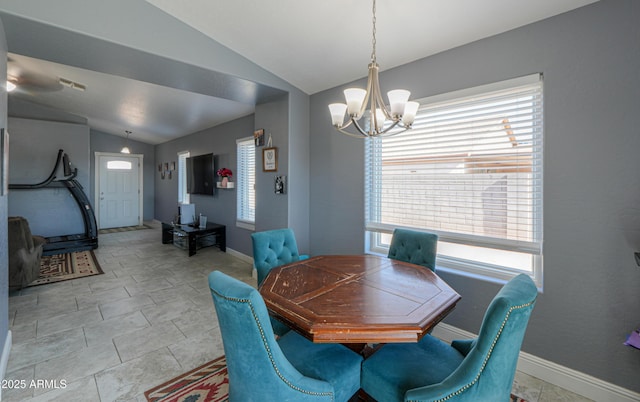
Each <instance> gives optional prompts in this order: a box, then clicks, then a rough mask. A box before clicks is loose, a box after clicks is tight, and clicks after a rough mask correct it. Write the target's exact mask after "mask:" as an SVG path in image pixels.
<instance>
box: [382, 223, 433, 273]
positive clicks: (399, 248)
mask: <svg viewBox="0 0 640 402" xmlns="http://www.w3.org/2000/svg"><path fill="white" fill-rule="evenodd" d="M437 247H438V235H437V234H434V233H427V232H418V231H415V230H408V229H395V230H394V231H393V236H392V238H391V245H390V246H389V254H388V255H387V257H389V258H393V259H394V260H400V261H405V262H410V263H412V264H416V265H422V266H425V267H427V268H429V269H430V270H432V271H434V272H435V270H436V254H437Z"/></svg>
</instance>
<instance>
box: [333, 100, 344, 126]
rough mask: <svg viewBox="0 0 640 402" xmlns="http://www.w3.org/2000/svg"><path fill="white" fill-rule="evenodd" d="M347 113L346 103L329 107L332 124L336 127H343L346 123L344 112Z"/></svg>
mask: <svg viewBox="0 0 640 402" xmlns="http://www.w3.org/2000/svg"><path fill="white" fill-rule="evenodd" d="M346 111H347V105H346V104H344V103H332V104H330V105H329V112H330V113H331V124H333V126H334V127H342V123H343V122H344V112H346Z"/></svg>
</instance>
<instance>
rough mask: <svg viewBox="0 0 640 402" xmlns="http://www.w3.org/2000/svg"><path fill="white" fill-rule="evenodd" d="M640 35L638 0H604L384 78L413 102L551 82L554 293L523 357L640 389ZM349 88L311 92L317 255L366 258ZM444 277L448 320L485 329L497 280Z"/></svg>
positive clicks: (548, 291)
mask: <svg viewBox="0 0 640 402" xmlns="http://www.w3.org/2000/svg"><path fill="white" fill-rule="evenodd" d="M639 27H640V2H637V1H633V0H603V1H600V2H598V3H595V4H593V5H590V6H587V7H584V8H581V9H578V10H575V11H573V12H570V13H567V14H563V15H560V16H556V17H553V18H550V19H547V20H544V21H542V22H539V23H536V24H532V25H528V26H525V27H523V28H519V29H516V30H513V31H510V32H506V33H504V34H501V35H497V36H494V37H491V38H488V39H485V40H480V41H477V42H475V43H472V44H469V45H466V46H462V47H459V48H455V49H452V50H450V51H446V52H443V53H441V54H438V55H435V56H433V57H429V58H425V59H422V60H419V61H416V62H414V63H410V64H407V65H404V66H401V67H399V68H396V69H393V70H390V71H386V72H384V73H382V74H381V84H382V86H383V90H388V89H391V88H398V87H400V88H404V87H406V88H411V89H412V98H414V99H418V98H421V97H425V96H429V95H435V94H438V93H443V92H448V91H453V90H456V89H461V88H467V87H473V86H477V85H481V84H486V83H490V82H495V81H500V80H504V79H508V78H513V77H518V76H524V75H527V74H531V73H536V72H542V73H543V74H544V91H545V92H544V101H545V160H544V163H545V164H544V169H545V177H544V179H545V183H544V225H545V227H544V293H542V294H540V297H539V301H538V303H537V306H536V308H535V310H534V312H533V315H532V317H531V321H530V324H529V328H528V330H527V334H526V338H525V341H524V345H523V350H524V351H525V352H528V353H531V354H533V355H535V356H539V357H541V358H543V359H546V360H549V361H552V362H555V363H558V364H560V365H563V366H566V367H570V368H572V369H575V370H578V371H581V372H583V373H586V374H590V375H592V376H595V377H597V378H600V379H603V380H605V381H608V382H611V383H613V384H617V385H619V386H622V387H624V388H627V389H630V390H633V391H636V392H638V391H640V382H639V381H638V373H640V359H638V351H637V350H635V349H633V348H630V347H628V346H623V345H622V343H623V341H624V340H625V339H626V336H627V335H629V333H630V332H631V331H632V330H633V329H634V328H637V326H638V325H639V324H640V315H639V314H638V305H639V302H640V293H639V292H638V290H639V289H640V269H639V268H638V267H637V266H636V264H635V262H634V259H633V252H634V251H636V250H638V249H640V208H639V205H640V174H639V172H640V158H639V157H638V150H639V149H640V133H639V129H638V123H637V115H638V111H640V101H639V100H638V99H639V97H638V96H639V94H640V79H639V75H638V74H639V73H638V72H639V71H640V47H639V45H638V44H639V43H640V28H639ZM380 56H381V57H380V61H381V63H384V55H383V54H381V55H380ZM364 67H365V65H364V64H363V69H364ZM345 87H346V85H345ZM342 89H343V88H335V89H332V90H329V91H325V92H323V93H319V94H316V95H314V96H312V97H311V129H310V130H311V133H310V135H311V140H310V141H311V149H312V150H313V151H312V152H311V164H310V166H311V184H312V185H311V201H310V206H311V207H310V211H311V213H310V215H311V218H310V228H311V230H310V244H311V245H312V249H311V252H312V253H313V254H320V253H327V252H335V253H340V252H345V253H360V252H362V251H363V249H364V240H363V224H364V218H363V217H364V210H363V205H364V202H363V196H362V192H363V190H362V189H363V185H364V183H363V181H364V178H363V158H364V156H363V144H362V142H361V141H358V140H356V139H352V138H350V137H346V136H343V135H341V134H338V133H336V132H335V131H334V130H333V129H332V127H331V124H330V118H329V115H328V112H327V104H329V103H332V102H335V101H337V100H339V99H341V97H342V94H341V90H342ZM442 276H443V277H444V278H445V280H446V281H447V282H448V283H450V284H451V285H452V286H453V287H454V288H455V289H456V290H457V291H458V292H459V293H460V294H461V295H462V300H461V301H460V303H459V304H458V307H457V308H456V310H455V311H454V312H453V313H452V314H451V315H450V316H449V317H448V318H447V319H446V322H447V323H449V324H452V325H454V326H456V327H459V328H462V329H465V330H468V331H471V332H475V333H477V331H478V329H479V325H480V322H481V319H482V314H483V312H484V310H485V308H486V306H487V305H488V303H489V301H490V300H491V298H492V297H493V295H494V294H495V293H496V292H497V291H498V289H499V285H497V284H493V283H489V282H485V281H481V280H477V279H472V278H469V277H465V276H460V275H452V274H445V273H443V274H442Z"/></svg>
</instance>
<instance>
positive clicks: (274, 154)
mask: <svg viewBox="0 0 640 402" xmlns="http://www.w3.org/2000/svg"><path fill="white" fill-rule="evenodd" d="M277 170H278V148H276V147H272V148H264V149H263V150H262V171H263V172H276V171H277Z"/></svg>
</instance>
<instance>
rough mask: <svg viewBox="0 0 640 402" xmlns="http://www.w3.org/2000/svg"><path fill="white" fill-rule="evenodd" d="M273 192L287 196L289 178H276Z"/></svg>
mask: <svg viewBox="0 0 640 402" xmlns="http://www.w3.org/2000/svg"><path fill="white" fill-rule="evenodd" d="M273 192H274V193H276V194H286V192H287V176H276V177H275V180H274V182H273Z"/></svg>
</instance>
